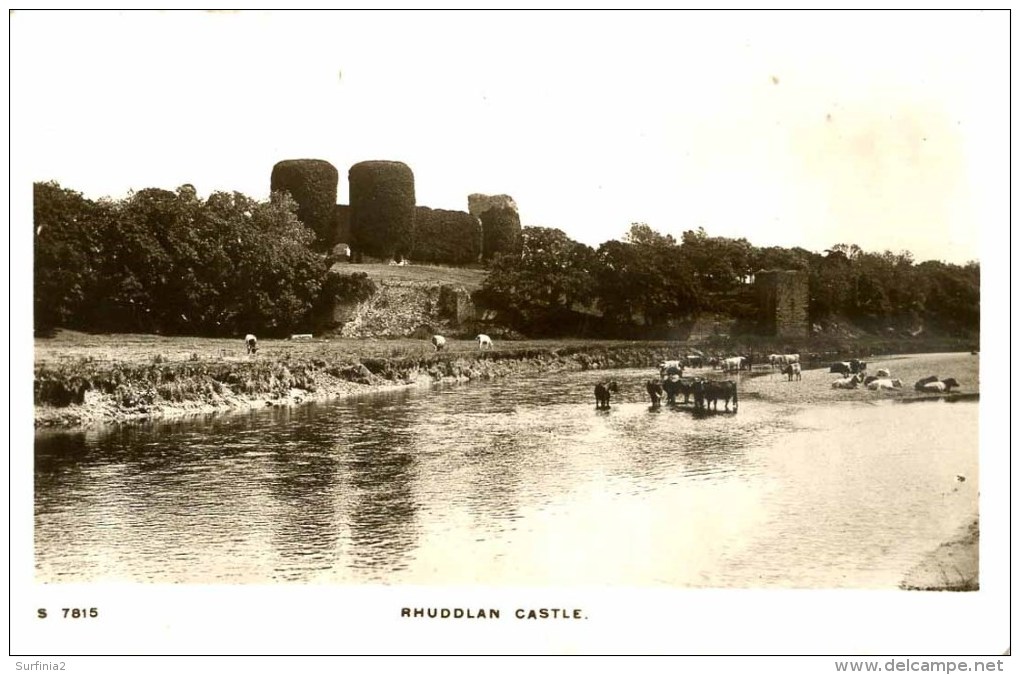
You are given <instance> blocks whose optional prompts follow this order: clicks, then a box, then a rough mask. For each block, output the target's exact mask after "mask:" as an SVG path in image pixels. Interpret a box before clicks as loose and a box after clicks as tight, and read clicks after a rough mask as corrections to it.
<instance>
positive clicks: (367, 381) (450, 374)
mask: <svg viewBox="0 0 1020 675" xmlns="http://www.w3.org/2000/svg"><path fill="white" fill-rule="evenodd" d="M763 346H766V345H764V343H763ZM882 346H884V345H869V351H867V352H865V351H863V348H862V350H855V351H853V352H850V351H849V350H848V351H844V352H834V351H826V352H822V353H814V354H807V353H806V354H804V360H805V365H806V366H808V367H810V361H809V360H808V359H809V358H812V357H813V358H814V359H815V362H816V365H817V364H821V363H825V362H827V361H828V360H830V359H833V360H834V359H836V358H843V357H845V356H849V355H858V356H867V355H868V354H870V353H877V351H874V352H873V350H878V349H880V348H881V347H882ZM889 346H893V345H889ZM921 346H927V347H930V348H932V349H937V348H940V347H942V346H943V345H941V344H936V343H931V344H926V345H921ZM745 347H746V346H745ZM696 349H698V350H700V351H702V352H703V353H706V354H710V353H715V352H716V351H718V350H722V351H720V352H719V353H724V354H729V353H731V352H732V351H738V353H740V352H739V350H740V346H737V347H734V348H732V349H726V348H721V347H718V346H709V345H698V346H694V345H686V344H678V343H676V342H667V341H661V342H645V341H634V342H629V341H612V340H603V341H599V340H530V341H512V342H511V341H501V340H497V341H496V346H495V347H494V348H493V349H492V350H486V351H484V352H483V351H479V349H478V345H477V343H476V342H475V341H473V340H449V341H448V343H447V349H446V350H445V351H443V352H435V351H434V349H433V347H432V345H431V344H429V343H428V342H427V341H425V340H415V339H409V338H404V339H393V340H383V339H363V340H342V339H334V340H317V341H307V342H303V341H290V340H264V341H261V342H260V344H259V350H258V353H257V354H255V355H248V354H246V353H245V350H244V347H243V345H242V344H239V341H237V340H224V339H212V338H168V337H162V336H153V335H85V334H80V333H72V332H62V333H60V334H58V336H56V337H54V338H46V339H38V340H36V349H35V381H34V403H35V426H36V427H64V428H73V427H87V426H92V425H96V424H104V423H111V422H112V423H117V422H128V421H139V420H148V419H163V418H171V417H180V416H186V415H199V414H207V413H213V412H226V411H231V410H245V409H253V408H262V407H267V406H284V405H295V404H299V403H304V402H309V401H321V400H327V399H333V398H339V397H345V396H356V395H360V394H364V393H370V392H374V391H384V390H387V389H393V388H401V387H408V386H428V385H431V384H434V383H437V382H443V381H447V382H449V381H460V382H464V381H471V380H478V379H483V380H484V379H493V378H503V377H515V376H527V375H537V374H543V373H549V372H556V371H560V370H566V371H572V370H596V369H615V368H650V369H651V368H653V367H654V364H656V363H659V362H660V361H662V360H667V359H675V358H677V356H678V354H679V353H681V352H683V353H689V352H690V351H693V350H696ZM961 356H963V355H961ZM970 358H971V359H972V360H973V361H974V363H975V365H974V372H973V377H970V378H968V377H963V375H965V374H964V373H961V372H956V371H954V372H953V373H939V374H941V375H942V376H948V375H953V376H955V377H956V378H957V379H958V380H960V381H961V382H965V383H966V385H965V389H969V390H972V391H974V392H976V391H977V381H976V375H977V371H976V362H977V359H976V358H973V357H970ZM897 365H899V364H897ZM708 372H710V371H708ZM917 372H918V373H922V374H921V375H919V377H922V376H925V375H928V374H930V373H929V372H928V368H927V366H925V365H924V364H923V363H922V364H919V366H918V370H917ZM809 373H810V374H809ZM692 374H695V373H692ZM907 375H909V376H911V377H912V376H913V375H914V372H913V369H911V370H910V371H908V372H906V373H904V377H903V379H904V381H905V382H912V381H914V380H911V379H909V378H908V377H907ZM815 377H817V378H821V379H828V377H829V376H828V375H827V373H824V372H823V371H822V370H819V371H808V372H806V373H805V379H806V380H810V379H812V378H815ZM781 380H785V378H781V377H780V376H778V375H777V374H771V375H769V376H768V378H766V379H757V378H756V379H751V380H748V381H747V382H746V383H745V384H746V388H747V391H748V393H749V394H751V395H755V393H756V392H757V393H758V395H762V396H764V397H766V398H777V397H778V398H779V399H784V398H788V397H791V396H792V397H795V398H796V399H802V400H804V401H808V400H814V399H816V398H817V397H818V396H823V397H832V396H837V397H841V398H842V397H846V396H848V395H853V393H846V392H835V393H834V392H833V391H832V390H830V389H829V388H828V387H827V386H826V387H819V388H817V389H818V391H815V390H814V389H815V388H811V391H810V392H809V391H808V388H807V387H798V388H796V389H795V388H792V387H789V386H788V385H784V384H782V383H781ZM804 384H805V385H806V384H808V382H807V381H806V382H804ZM910 394H912V392H911V391H904V392H901V393H900V395H903V396H907V395H910ZM640 395H642V396H643V395H644V394H643V393H641V394H640Z"/></svg>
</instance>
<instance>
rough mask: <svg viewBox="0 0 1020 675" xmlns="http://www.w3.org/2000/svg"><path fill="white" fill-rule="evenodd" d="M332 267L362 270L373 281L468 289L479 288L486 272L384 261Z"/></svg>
mask: <svg viewBox="0 0 1020 675" xmlns="http://www.w3.org/2000/svg"><path fill="white" fill-rule="evenodd" d="M333 269H335V270H337V271H338V272H341V273H346V274H354V273H356V272H364V273H365V274H367V275H368V276H369V277H370V278H371V279H372V280H373V281H375V282H386V281H391V282H415V281H416V282H422V283H430V284H436V283H442V284H451V285H455V286H463V287H464V288H465V289H467V290H468V291H475V290H477V289H479V288H481V286H482V282H483V281H484V280H485V276H486V275H487V274H488V272H487V271H486V270H483V269H470V268H464V267H439V266H433V265H389V264H385V263H367V264H361V265H347V264H341V265H336V266H335V267H334V268H333Z"/></svg>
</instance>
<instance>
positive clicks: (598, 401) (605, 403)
mask: <svg viewBox="0 0 1020 675" xmlns="http://www.w3.org/2000/svg"><path fill="white" fill-rule="evenodd" d="M617 390H618V387H617V385H616V382H599V383H598V384H596V385H595V409H596V410H599V409H600V408H601V409H603V410H608V409H609V395H610V394H615V393H616V391H617Z"/></svg>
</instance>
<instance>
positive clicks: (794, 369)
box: [783, 363, 801, 382]
mask: <svg viewBox="0 0 1020 675" xmlns="http://www.w3.org/2000/svg"><path fill="white" fill-rule="evenodd" d="M783 375H786V376H787V377H788V379H787V381H788V382H793V378H797V380H798V381H800V379H801V374H800V364H799V363H790V364H787V365H785V366H783Z"/></svg>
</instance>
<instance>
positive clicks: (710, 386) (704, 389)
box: [694, 380, 737, 412]
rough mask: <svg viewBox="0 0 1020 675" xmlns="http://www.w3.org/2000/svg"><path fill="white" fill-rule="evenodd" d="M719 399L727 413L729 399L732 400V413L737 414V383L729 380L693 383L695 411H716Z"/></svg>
mask: <svg viewBox="0 0 1020 675" xmlns="http://www.w3.org/2000/svg"><path fill="white" fill-rule="evenodd" d="M719 399H723V401H724V402H725V406H726V410H727V411H728V410H729V409H730V399H733V412H737V383H736V382H732V381H730V380H697V381H695V382H694V407H695V408H696V409H698V410H703V411H707V410H709V409H710V408H711V409H712V410H718V409H719V402H718V401H719Z"/></svg>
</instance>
